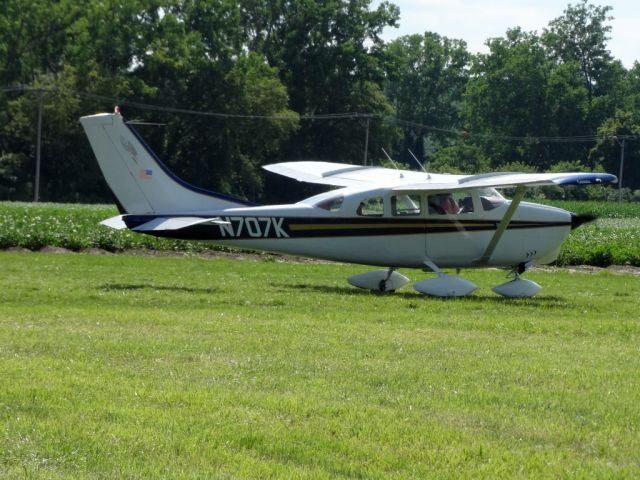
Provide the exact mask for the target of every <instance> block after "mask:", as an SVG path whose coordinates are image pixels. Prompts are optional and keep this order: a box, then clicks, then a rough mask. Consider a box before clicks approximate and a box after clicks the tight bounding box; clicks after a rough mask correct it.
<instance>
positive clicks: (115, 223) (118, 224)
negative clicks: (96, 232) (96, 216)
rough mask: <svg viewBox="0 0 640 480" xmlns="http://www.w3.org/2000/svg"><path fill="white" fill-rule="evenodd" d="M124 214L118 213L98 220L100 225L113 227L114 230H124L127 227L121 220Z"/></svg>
mask: <svg viewBox="0 0 640 480" xmlns="http://www.w3.org/2000/svg"><path fill="white" fill-rule="evenodd" d="M123 217H124V215H118V216H116V217H111V218H107V219H106V220H103V221H101V222H100V225H104V226H105V227H109V228H113V229H114V230H124V229H125V228H127V224H126V223H124V220H123Z"/></svg>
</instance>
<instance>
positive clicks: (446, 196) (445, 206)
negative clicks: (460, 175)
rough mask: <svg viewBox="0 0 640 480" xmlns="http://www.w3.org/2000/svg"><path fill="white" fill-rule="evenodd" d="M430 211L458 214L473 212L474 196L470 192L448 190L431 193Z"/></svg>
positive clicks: (438, 213)
mask: <svg viewBox="0 0 640 480" xmlns="http://www.w3.org/2000/svg"><path fill="white" fill-rule="evenodd" d="M427 204H428V205H429V213H430V214H436V215H444V214H448V215H457V214H459V213H460V214H464V213H472V212H473V198H472V197H471V194H470V193H469V192H451V193H449V192H447V193H437V194H435V195H429V197H428V199H427Z"/></svg>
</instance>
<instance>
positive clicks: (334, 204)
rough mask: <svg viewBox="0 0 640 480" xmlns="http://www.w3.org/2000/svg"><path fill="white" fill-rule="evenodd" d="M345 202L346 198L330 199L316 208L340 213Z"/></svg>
mask: <svg viewBox="0 0 640 480" xmlns="http://www.w3.org/2000/svg"><path fill="white" fill-rule="evenodd" d="M343 201H344V197H333V198H328V199H327V200H323V201H322V202H318V203H316V207H318V208H322V209H323V210H329V211H330V212H338V211H340V208H342V202H343Z"/></svg>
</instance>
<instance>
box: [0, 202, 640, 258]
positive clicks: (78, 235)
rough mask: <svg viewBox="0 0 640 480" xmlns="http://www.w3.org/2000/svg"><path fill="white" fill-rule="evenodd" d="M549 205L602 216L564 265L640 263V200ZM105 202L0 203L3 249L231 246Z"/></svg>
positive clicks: (566, 251)
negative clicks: (164, 228)
mask: <svg viewBox="0 0 640 480" xmlns="http://www.w3.org/2000/svg"><path fill="white" fill-rule="evenodd" d="M546 203H549V204H552V205H555V206H559V207H561V208H564V209H567V210H570V211H573V212H576V213H585V214H595V215H596V216H598V217H599V220H598V221H596V222H595V223H593V224H590V225H583V226H582V227H580V228H578V229H576V230H574V231H572V233H571V234H570V236H569V238H568V240H567V241H566V242H565V243H564V244H563V248H562V251H561V254H560V257H559V259H558V262H557V263H558V264H559V265H576V264H577V265H580V264H585V265H597V266H608V265H611V264H616V265H625V264H628V265H634V266H640V220H639V219H640V203H611V202H576V201H574V202H567V201H550V200H546ZM117 214H118V212H117V211H116V209H115V208H114V207H111V206H106V205H62V204H28V203H0V249H6V248H9V247H22V248H28V249H30V250H39V249H41V248H43V247H46V246H55V247H63V248H67V249H70V250H74V251H79V250H84V249H89V248H101V249H104V250H107V251H110V252H121V251H125V250H131V249H134V250H154V251H160V252H162V251H182V252H206V251H211V250H223V251H226V250H228V249H227V248H225V247H220V246H216V245H210V244H207V243H203V242H187V241H180V240H170V239H163V238H156V237H153V236H149V235H142V234H138V233H134V232H131V231H130V230H113V229H111V228H108V227H104V226H102V225H99V222H101V221H102V220H104V219H106V218H109V217H111V216H115V215H117Z"/></svg>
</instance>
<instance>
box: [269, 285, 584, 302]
mask: <svg viewBox="0 0 640 480" xmlns="http://www.w3.org/2000/svg"><path fill="white" fill-rule="evenodd" d="M274 286H275V287H279V288H281V289H290V288H293V289H296V290H306V291H313V292H317V293H325V294H338V295H362V296H371V295H380V296H384V295H393V296H396V297H401V298H406V299H416V298H419V299H421V300H422V301H445V302H446V301H451V299H448V298H440V297H430V298H429V299H428V300H425V298H424V295H422V294H420V293H418V292H411V291H406V292H397V291H396V292H393V293H391V292H387V293H380V292H372V291H370V290H364V289H354V288H350V287H336V286H329V285H311V284H305V283H298V284H293V285H292V284H286V283H279V284H274ZM456 301H460V302H474V303H496V304H502V303H506V304H513V302H514V301H515V302H516V303H517V302H520V303H522V304H523V305H531V304H535V305H553V306H554V308H556V307H557V308H572V307H571V304H570V303H569V302H568V301H567V299H566V298H563V297H558V296H555V295H549V296H546V295H545V296H541V297H534V298H505V297H499V296H476V295H473V296H465V297H458V298H456Z"/></svg>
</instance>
